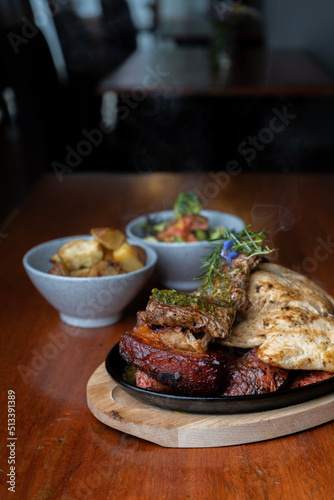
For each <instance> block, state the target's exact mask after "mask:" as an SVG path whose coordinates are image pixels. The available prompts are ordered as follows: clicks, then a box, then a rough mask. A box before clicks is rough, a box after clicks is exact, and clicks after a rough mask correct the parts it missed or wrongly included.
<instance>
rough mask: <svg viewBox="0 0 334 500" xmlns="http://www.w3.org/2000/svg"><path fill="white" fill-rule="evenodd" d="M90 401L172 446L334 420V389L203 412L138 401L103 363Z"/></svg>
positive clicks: (119, 425) (118, 425) (127, 427)
mask: <svg viewBox="0 0 334 500" xmlns="http://www.w3.org/2000/svg"><path fill="white" fill-rule="evenodd" d="M87 402H88V407H89V409H90V411H91V412H92V413H93V415H94V416H95V417H96V418H97V419H98V420H100V421H101V422H103V423H104V424H106V425H108V426H109V427H112V428H114V429H117V430H119V431H122V432H125V433H127V434H131V435H132V436H136V437H139V438H141V439H145V440H147V441H151V442H152V443H156V444H159V445H160V446H164V447H168V448H212V447H219V446H231V445H237V444H246V443H254V442H257V441H265V440H268V439H273V438H277V437H281V436H286V435H288V434H293V433H295V432H300V431H304V430H305V429H310V428H312V427H316V426H317V425H321V424H324V423H325V422H329V421H330V420H333V419H334V394H329V395H326V396H323V397H321V398H318V399H314V400H312V401H308V402H306V403H302V404H298V405H295V406H289V407H286V408H281V409H279V410H272V411H267V412H261V413H247V414H238V415H199V414H194V413H179V412H172V411H168V410H163V409H160V408H157V407H153V406H149V405H146V404H144V403H142V402H140V401H137V400H136V399H134V398H133V397H132V396H130V395H129V394H127V393H126V392H125V391H124V390H123V389H122V388H121V387H120V386H119V385H117V384H116V382H114V381H113V380H112V379H111V377H110V376H109V374H108V373H107V371H106V369H105V364H104V363H102V364H101V365H100V366H99V367H98V368H97V370H96V371H95V372H94V373H93V374H92V376H91V378H90V379H89V381H88V384H87Z"/></svg>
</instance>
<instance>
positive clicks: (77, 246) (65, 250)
mask: <svg viewBox="0 0 334 500" xmlns="http://www.w3.org/2000/svg"><path fill="white" fill-rule="evenodd" d="M58 254H59V256H60V258H61V260H62V261H63V262H64V264H65V265H66V267H67V268H68V269H69V270H70V271H76V270H77V269H81V268H82V267H90V266H92V265H94V264H95V263H96V262H98V261H99V260H101V259H102V257H103V249H102V247H101V245H100V243H98V242H97V241H95V240H81V239H77V240H72V241H69V242H68V243H66V244H65V245H63V246H62V247H61V248H60V250H59V251H58Z"/></svg>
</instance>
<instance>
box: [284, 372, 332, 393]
mask: <svg viewBox="0 0 334 500" xmlns="http://www.w3.org/2000/svg"><path fill="white" fill-rule="evenodd" d="M331 377H334V373H329V372H319V371H317V370H300V371H298V372H297V374H296V375H295V377H294V379H293V381H292V383H291V384H290V385H289V389H294V388H295V387H303V386H304V385H309V384H315V383H316V382H322V381H323V380H327V379H328V378H331Z"/></svg>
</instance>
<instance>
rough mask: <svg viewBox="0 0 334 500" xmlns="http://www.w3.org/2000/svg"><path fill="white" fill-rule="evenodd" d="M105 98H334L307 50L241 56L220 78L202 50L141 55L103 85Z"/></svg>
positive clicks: (152, 51)
mask: <svg viewBox="0 0 334 500" xmlns="http://www.w3.org/2000/svg"><path fill="white" fill-rule="evenodd" d="M97 91H98V92H99V93H101V94H103V93H104V92H107V91H112V92H115V93H117V94H122V93H131V92H133V96H132V97H133V99H134V100H138V102H140V99H141V96H142V95H143V94H176V95H184V96H187V95H188V96H223V97H224V96H251V95H260V96H261V95H267V96H276V95H281V94H288V95H295V96H306V95H333V94H334V85H333V81H332V80H331V78H330V77H329V76H328V75H327V74H326V72H325V71H324V70H323V69H322V68H321V67H320V66H319V65H318V64H317V63H316V62H315V61H314V60H313V59H312V58H311V57H310V56H309V55H307V54H306V53H304V52H303V51H301V50H280V51H275V50H274V51H273V50H264V49H251V50H245V49H243V50H239V51H235V52H234V53H233V56H232V66H231V68H230V69H229V70H228V71H224V70H222V71H219V72H214V71H213V70H212V66H211V59H210V51H209V49H206V48H198V47H169V48H161V47H160V48H159V47H157V48H154V49H150V50H146V51H140V50H138V51H136V52H134V53H133V54H132V55H131V56H130V57H129V58H128V59H126V60H125V61H124V63H123V64H121V65H120V66H119V68H118V69H116V70H115V71H114V72H112V73H111V74H110V75H107V76H106V77H105V78H103V80H102V81H101V82H100V83H99V84H98V88H97Z"/></svg>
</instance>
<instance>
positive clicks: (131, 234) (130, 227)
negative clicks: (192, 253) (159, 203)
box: [125, 209, 246, 248]
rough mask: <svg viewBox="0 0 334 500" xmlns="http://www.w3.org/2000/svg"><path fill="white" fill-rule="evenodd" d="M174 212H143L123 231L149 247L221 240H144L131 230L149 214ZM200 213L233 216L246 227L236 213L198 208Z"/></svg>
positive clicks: (179, 246) (180, 246)
mask: <svg viewBox="0 0 334 500" xmlns="http://www.w3.org/2000/svg"><path fill="white" fill-rule="evenodd" d="M174 213H175V212H174V210H161V211H159V212H151V213H149V214H144V215H140V216H139V217H136V218H135V219H133V220H132V221H130V222H129V223H128V224H127V225H126V228H125V231H126V232H127V235H129V234H130V236H129V238H135V239H136V241H137V240H138V241H143V242H144V244H145V245H150V246H151V247H154V246H157V247H160V248H163V247H166V248H167V247H171V246H172V247H173V248H174V247H175V248H182V247H187V248H188V245H191V246H192V247H196V246H203V245H205V244H206V245H207V244H208V243H210V244H212V243H213V244H214V243H215V242H219V241H221V240H202V241H151V240H145V238H142V237H140V236H136V235H135V234H133V232H132V228H133V227H134V226H136V225H137V224H139V223H140V222H141V221H144V220H145V219H146V218H147V217H149V216H158V215H162V214H164V215H173V214H174ZM199 214H200V215H206V216H207V217H209V216H210V215H211V216H213V215H223V216H224V215H227V216H228V217H233V218H234V219H237V220H238V222H239V223H241V224H243V227H246V223H245V221H244V220H243V219H241V217H239V216H238V215H234V214H231V213H230V212H221V211H220V210H206V209H203V210H200V212H199Z"/></svg>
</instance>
